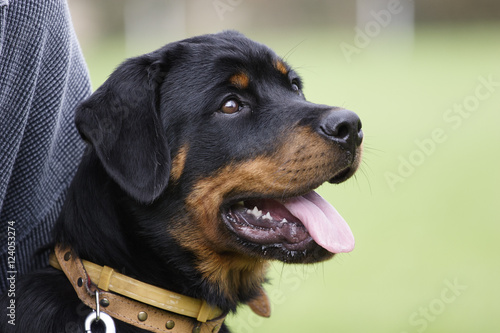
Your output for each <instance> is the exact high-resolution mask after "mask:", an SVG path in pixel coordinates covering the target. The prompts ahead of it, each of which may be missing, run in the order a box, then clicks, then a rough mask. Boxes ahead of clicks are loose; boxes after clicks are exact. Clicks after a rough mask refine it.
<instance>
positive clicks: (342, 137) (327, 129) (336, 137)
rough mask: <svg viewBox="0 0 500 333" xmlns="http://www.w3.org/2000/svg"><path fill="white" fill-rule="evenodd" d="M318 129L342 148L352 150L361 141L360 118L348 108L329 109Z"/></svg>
mask: <svg viewBox="0 0 500 333" xmlns="http://www.w3.org/2000/svg"><path fill="white" fill-rule="evenodd" d="M319 130H320V133H321V134H323V135H325V136H326V137H328V138H329V139H330V140H332V141H334V142H337V143H338V144H339V145H340V146H341V147H342V148H344V149H348V150H354V149H355V148H356V147H359V146H360V145H361V142H362V141H363V131H362V130H361V120H360V119H359V117H358V115H357V114H356V113H354V112H352V111H349V110H344V109H341V110H338V109H334V110H331V111H329V112H328V113H327V114H326V115H325V116H324V117H323V119H322V120H321V122H320V125H319Z"/></svg>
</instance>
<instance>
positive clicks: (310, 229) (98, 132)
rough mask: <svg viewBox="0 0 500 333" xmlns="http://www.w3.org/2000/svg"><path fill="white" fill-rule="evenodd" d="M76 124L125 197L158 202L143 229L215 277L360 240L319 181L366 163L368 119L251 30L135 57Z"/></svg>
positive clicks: (318, 256) (314, 256) (323, 253)
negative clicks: (336, 103)
mask: <svg viewBox="0 0 500 333" xmlns="http://www.w3.org/2000/svg"><path fill="white" fill-rule="evenodd" d="M76 123H77V127H78V129H79V131H80V133H81V135H82V136H83V137H84V138H85V139H86V140H87V141H89V142H90V143H91V146H92V150H93V153H95V154H97V156H98V158H99V160H100V162H101V163H102V165H103V167H104V169H105V170H106V172H107V173H108V174H109V175H110V176H111V178H112V179H113V180H114V181H115V182H116V183H117V184H118V185H119V186H120V188H121V189H122V190H123V191H124V193H126V195H127V196H129V197H131V198H133V200H134V201H135V202H136V203H137V205H139V206H143V207H149V208H148V210H150V211H154V213H151V214H150V215H151V216H153V215H154V216H155V218H154V220H155V221H157V222H155V223H151V224H150V225H148V224H146V223H143V224H142V225H141V228H151V233H153V232H154V233H155V237H156V239H157V241H156V245H157V246H160V247H161V244H160V243H161V239H162V237H165V239H166V238H168V239H173V240H174V241H175V242H176V243H177V244H178V245H179V246H180V247H182V248H183V249H184V250H186V251H188V252H189V253H191V254H192V255H193V257H194V258H196V265H197V269H198V270H199V271H200V272H201V273H202V274H204V275H205V277H206V278H207V279H208V280H213V281H219V282H220V280H223V279H224V280H225V281H229V280H231V279H234V276H233V278H228V277H229V276H231V274H233V275H234V274H237V275H238V274H239V275H241V274H240V273H241V271H249V272H250V271H252V272H253V273H252V274H258V273H255V271H256V270H257V271H259V269H260V268H262V267H263V264H262V259H263V258H264V259H278V260H281V261H284V262H292V263H310V262H317V261H321V260H325V259H327V258H330V257H331V256H332V255H333V254H334V253H338V252H348V251H350V250H351V249H352V248H353V246H354V240H353V237H352V234H351V232H350V230H349V227H348V226H347V224H346V223H345V222H344V221H343V219H342V218H341V217H340V215H339V214H338V213H337V212H336V211H335V209H334V208H333V207H332V206H331V205H330V204H328V203H327V202H326V201H325V200H324V199H322V198H321V197H320V196H319V195H318V194H316V193H315V192H314V189H315V188H317V187H318V186H320V185H321V184H323V183H325V182H330V183H340V182H342V181H344V180H346V179H348V178H349V177H350V176H351V175H353V174H354V172H355V171H356V169H357V167H358V165H359V163H360V156H361V142H362V137H363V134H362V131H361V122H360V120H359V118H358V117H357V116H356V114H354V113H353V112H350V111H347V110H342V109H339V108H334V107H329V106H325V105H317V104H313V103H310V102H307V101H306V100H305V98H304V95H303V93H302V81H301V79H300V77H299V76H298V75H297V73H296V72H295V71H293V70H292V69H291V68H290V67H289V66H288V65H287V64H286V63H285V62H284V61H283V60H282V59H281V58H280V57H278V56H277V55H276V54H275V53H274V52H272V51H271V50H270V49H269V48H267V47H265V46H264V45H261V44H258V43H255V42H253V41H251V40H249V39H247V38H245V37H244V36H242V35H241V34H238V33H236V32H224V33H220V34H215V35H205V36H200V37H195V38H191V39H187V40H184V41H180V42H176V43H172V44H169V45H167V46H165V47H164V48H162V49H160V50H158V51H155V52H152V53H150V54H146V55H143V56H140V57H137V58H133V59H129V60H127V61H126V62H125V63H123V64H122V65H121V66H120V67H118V69H117V70H116V71H115V72H114V73H113V74H112V75H111V76H110V78H109V79H108V80H107V81H106V83H104V84H103V86H101V87H100V88H99V89H98V90H97V91H96V92H95V93H94V95H93V96H92V97H91V98H90V99H89V100H87V101H86V102H85V103H84V104H83V105H82V106H81V107H80V108H79V109H78V110H77V114H76ZM167 255H168V254H167ZM234 272H237V273H234ZM226 283H231V282H226Z"/></svg>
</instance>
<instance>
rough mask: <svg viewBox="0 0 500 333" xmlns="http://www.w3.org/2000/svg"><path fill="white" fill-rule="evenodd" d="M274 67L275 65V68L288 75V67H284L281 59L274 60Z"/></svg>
mask: <svg viewBox="0 0 500 333" xmlns="http://www.w3.org/2000/svg"><path fill="white" fill-rule="evenodd" d="M274 67H276V69H277V70H278V71H280V73H281V74H283V75H288V69H287V68H286V65H285V64H284V63H283V61H281V60H276V62H275V64H274Z"/></svg>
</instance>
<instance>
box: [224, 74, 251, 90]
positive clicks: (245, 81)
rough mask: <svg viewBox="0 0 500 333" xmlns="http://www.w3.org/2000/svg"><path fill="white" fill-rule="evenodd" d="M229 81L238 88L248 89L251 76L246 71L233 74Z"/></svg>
mask: <svg viewBox="0 0 500 333" xmlns="http://www.w3.org/2000/svg"><path fill="white" fill-rule="evenodd" d="M229 82H231V84H232V85H233V86H235V87H236V88H238V89H246V88H248V85H249V84H250V78H249V77H248V75H247V74H245V73H238V74H234V75H233V76H231V77H230V78H229Z"/></svg>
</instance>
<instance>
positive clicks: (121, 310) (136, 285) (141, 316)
mask: <svg viewBox="0 0 500 333" xmlns="http://www.w3.org/2000/svg"><path fill="white" fill-rule="evenodd" d="M50 265H51V266H53V267H54V268H57V269H60V270H62V271H63V272H64V274H65V275H66V277H67V278H68V279H69V281H70V282H71V284H72V285H73V288H74V289H75V291H76V293H77V294H78V297H79V298H80V300H81V301H82V302H83V303H84V304H85V305H87V306H88V307H90V308H92V309H94V310H95V309H96V304H95V300H96V298H95V293H96V292H98V293H99V299H100V302H99V304H100V309H101V311H102V312H105V313H107V314H108V315H110V316H111V317H113V318H115V319H117V320H120V321H123V322H126V323H128V324H131V325H134V326H136V327H139V328H142V329H145V330H149V331H151V332H173V333H176V332H177V333H180V332H193V333H198V332H213V333H217V332H219V330H220V328H221V326H222V323H223V322H224V319H225V317H226V314H225V313H223V312H222V310H221V309H219V308H217V307H213V306H210V305H208V304H207V303H206V302H205V301H204V300H199V299H195V298H192V297H188V296H184V295H180V294H177V293H174V292H171V291H168V290H165V289H161V288H158V287H155V286H152V285H149V284H146V283H143V282H141V281H138V280H135V279H132V278H130V277H128V276H125V275H123V274H120V273H117V272H116V271H114V270H113V269H112V268H110V267H108V266H99V265H96V264H94V263H91V262H89V261H86V260H81V259H80V258H78V256H77V255H76V253H75V252H74V251H73V250H72V249H71V248H70V247H65V246H62V245H60V244H58V245H56V247H55V253H53V254H51V256H50ZM266 299H267V297H266Z"/></svg>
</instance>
